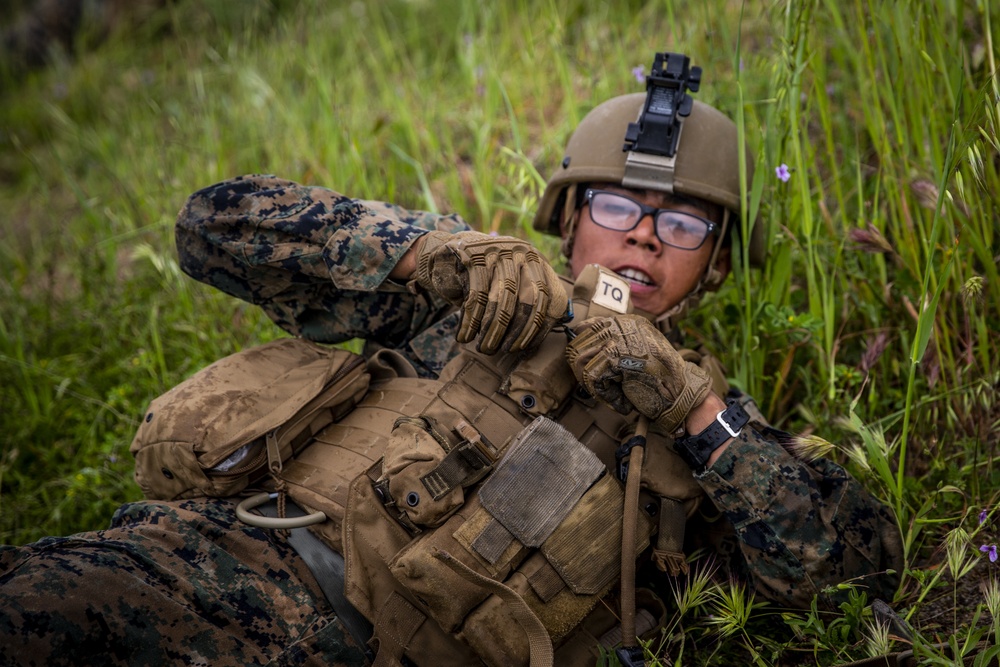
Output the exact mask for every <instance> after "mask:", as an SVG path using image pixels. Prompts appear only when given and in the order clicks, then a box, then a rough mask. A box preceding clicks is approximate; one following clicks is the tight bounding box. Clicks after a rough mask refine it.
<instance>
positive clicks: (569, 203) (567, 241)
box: [561, 183, 577, 259]
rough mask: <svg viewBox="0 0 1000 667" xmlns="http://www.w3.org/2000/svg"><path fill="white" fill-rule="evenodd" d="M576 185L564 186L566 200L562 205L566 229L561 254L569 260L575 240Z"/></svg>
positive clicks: (563, 233)
mask: <svg viewBox="0 0 1000 667" xmlns="http://www.w3.org/2000/svg"><path fill="white" fill-rule="evenodd" d="M576 187H577V186H576V183H571V184H569V185H567V186H566V199H565V202H564V203H563V212H562V218H561V219H562V220H566V228H565V229H564V230H563V232H562V254H563V257H565V258H566V259H569V258H570V257H572V256H573V240H574V239H575V238H576Z"/></svg>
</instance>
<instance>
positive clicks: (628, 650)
mask: <svg viewBox="0 0 1000 667" xmlns="http://www.w3.org/2000/svg"><path fill="white" fill-rule="evenodd" d="M615 657H617V658H618V662H620V663H621V664H622V667H646V658H645V655H644V654H643V651H642V647H641V646H619V647H618V648H616V649H615Z"/></svg>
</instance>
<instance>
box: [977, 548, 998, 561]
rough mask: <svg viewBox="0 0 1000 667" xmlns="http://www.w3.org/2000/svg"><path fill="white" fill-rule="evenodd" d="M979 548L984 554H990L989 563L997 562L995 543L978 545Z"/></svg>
mask: <svg viewBox="0 0 1000 667" xmlns="http://www.w3.org/2000/svg"><path fill="white" fill-rule="evenodd" d="M979 550H980V551H982V552H983V553H984V554H985V553H988V554H989V555H990V562H991V563H995V562H997V545H995V544H984V545H983V546H981V547H979Z"/></svg>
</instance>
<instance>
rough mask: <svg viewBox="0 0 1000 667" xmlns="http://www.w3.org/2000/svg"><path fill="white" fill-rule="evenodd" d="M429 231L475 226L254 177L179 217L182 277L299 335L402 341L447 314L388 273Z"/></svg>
mask: <svg viewBox="0 0 1000 667" xmlns="http://www.w3.org/2000/svg"><path fill="white" fill-rule="evenodd" d="M430 229H441V230H446V231H461V230H466V229H469V226H468V225H467V224H466V223H465V221H463V220H462V219H461V218H460V217H458V216H455V215H450V216H441V215H434V214H431V213H423V212H413V211H407V210H406V209H403V208H400V207H398V206H394V205H392V204H386V203H381V202H365V201H360V200H355V199H350V198H348V197H344V196H343V195H340V194H338V193H336V192H333V191H332V190H328V189H325V188H320V187H312V186H303V185H299V184H297V183H293V182H291V181H286V180H282V179H279V178H275V177H273V176H257V175H252V176H242V177H239V178H235V179H232V180H229V181H224V182H222V183H218V184H216V185H212V186H210V187H207V188H205V189H203V190H199V191H198V192H196V193H194V194H193V195H191V197H190V198H189V199H188V201H187V203H186V204H185V205H184V207H183V208H182V209H181V211H180V213H179V214H178V218H177V226H176V240H177V252H178V255H179V257H180V263H181V268H182V269H183V270H184V272H185V273H187V274H188V275H189V276H191V277H192V278H194V279H196V280H199V281H201V282H204V283H207V284H209V285H212V286H214V287H217V288H219V289H220V290H222V291H223V292H226V293H227V294H231V295H233V296H236V297H238V298H240V299H243V300H245V301H248V302H250V303H253V304H256V305H258V306H260V307H261V308H263V310H264V311H265V312H266V313H267V315H268V316H269V317H270V318H271V319H272V320H274V322H275V323H277V324H278V325H279V326H280V327H282V328H283V329H285V330H286V331H288V332H290V333H292V334H294V335H299V336H303V337H305V338H309V339H311V340H316V341H320V342H325V343H338V342H341V341H345V340H349V339H351V338H364V339H368V340H373V341H375V342H377V343H380V344H384V345H388V346H392V347H398V346H400V345H403V344H404V343H406V342H407V341H409V340H410V339H412V338H413V337H414V336H416V335H417V334H419V333H420V332H421V331H423V330H424V329H426V328H427V327H429V326H430V325H431V324H433V323H434V322H437V321H438V320H440V319H441V317H442V315H443V314H444V313H445V311H447V310H448V306H447V304H445V303H444V302H443V301H440V300H438V299H437V298H436V297H433V296H431V295H428V294H419V295H415V294H411V293H410V292H408V291H407V290H406V289H405V287H404V286H402V285H398V284H395V283H393V281H391V280H388V279H387V278H388V275H389V273H390V272H391V271H392V268H393V267H394V266H395V265H396V263H397V262H398V261H399V259H400V257H402V255H403V254H404V253H405V252H406V250H407V249H408V248H409V247H410V245H411V244H412V243H413V241H414V240H416V239H417V238H418V237H419V236H421V235H422V234H424V233H425V232H426V231H428V230H430Z"/></svg>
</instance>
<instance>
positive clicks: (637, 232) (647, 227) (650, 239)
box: [625, 215, 663, 253]
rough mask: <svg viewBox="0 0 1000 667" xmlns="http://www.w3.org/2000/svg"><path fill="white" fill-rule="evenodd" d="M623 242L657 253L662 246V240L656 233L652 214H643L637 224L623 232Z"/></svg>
mask: <svg viewBox="0 0 1000 667" xmlns="http://www.w3.org/2000/svg"><path fill="white" fill-rule="evenodd" d="M625 242H626V243H627V244H628V245H637V246H640V247H642V248H644V249H646V250H649V251H650V252H653V253H659V252H660V250H662V248H663V242H662V241H660V237H658V236H657V235H656V225H655V223H654V222H653V216H652V215H644V216H643V217H642V220H640V221H639V224H638V225H636V226H635V227H633V228H632V229H630V230H629V231H627V232H625Z"/></svg>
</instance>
